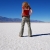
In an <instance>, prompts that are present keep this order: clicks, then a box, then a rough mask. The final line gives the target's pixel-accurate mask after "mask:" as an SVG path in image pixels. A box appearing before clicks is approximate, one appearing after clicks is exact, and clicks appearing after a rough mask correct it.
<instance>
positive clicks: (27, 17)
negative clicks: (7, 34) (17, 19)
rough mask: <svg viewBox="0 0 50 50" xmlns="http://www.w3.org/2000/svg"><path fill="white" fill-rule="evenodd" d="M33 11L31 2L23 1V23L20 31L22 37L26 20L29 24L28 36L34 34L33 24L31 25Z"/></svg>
mask: <svg viewBox="0 0 50 50" xmlns="http://www.w3.org/2000/svg"><path fill="white" fill-rule="evenodd" d="M31 13H32V9H31V7H30V6H29V4H28V3H27V2H23V3H22V23H21V31H20V33H19V36H20V37H22V36H23V32H24V25H25V22H27V24H28V36H29V37H31V36H32V31H31V25H30V15H31Z"/></svg>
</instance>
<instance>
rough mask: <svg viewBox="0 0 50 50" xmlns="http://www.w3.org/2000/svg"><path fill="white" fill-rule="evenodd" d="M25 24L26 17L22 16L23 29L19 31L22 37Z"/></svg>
mask: <svg viewBox="0 0 50 50" xmlns="http://www.w3.org/2000/svg"><path fill="white" fill-rule="evenodd" d="M24 25H25V17H22V23H21V30H20V33H19V36H20V37H22V36H23V32H24Z"/></svg>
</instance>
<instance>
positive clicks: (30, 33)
mask: <svg viewBox="0 0 50 50" xmlns="http://www.w3.org/2000/svg"><path fill="white" fill-rule="evenodd" d="M26 22H27V24H28V36H29V37H31V36H32V30H31V24H30V18H27V21H26Z"/></svg>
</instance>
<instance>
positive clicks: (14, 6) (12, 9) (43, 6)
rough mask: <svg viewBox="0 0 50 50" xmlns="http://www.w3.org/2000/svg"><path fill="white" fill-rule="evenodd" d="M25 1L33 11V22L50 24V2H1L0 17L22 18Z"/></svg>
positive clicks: (9, 0)
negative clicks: (38, 21)
mask: <svg viewBox="0 0 50 50" xmlns="http://www.w3.org/2000/svg"><path fill="white" fill-rule="evenodd" d="M24 1H27V2H28V3H29V4H30V6H31V8H32V10H33V13H32V15H31V19H32V20H41V21H46V22H50V0H0V16H3V17H8V18H21V17H22V16H21V11H22V2H24Z"/></svg>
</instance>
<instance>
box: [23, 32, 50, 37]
mask: <svg viewBox="0 0 50 50" xmlns="http://www.w3.org/2000/svg"><path fill="white" fill-rule="evenodd" d="M45 35H50V33H45V34H36V35H32V37H38V36H45ZM23 37H28V36H23Z"/></svg>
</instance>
